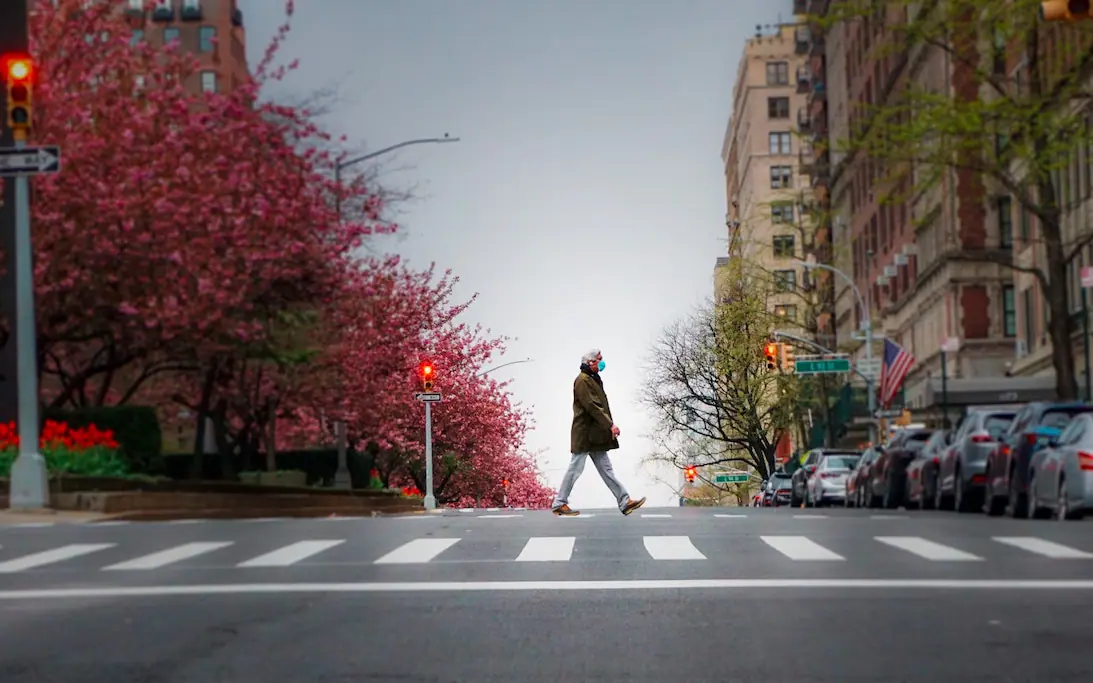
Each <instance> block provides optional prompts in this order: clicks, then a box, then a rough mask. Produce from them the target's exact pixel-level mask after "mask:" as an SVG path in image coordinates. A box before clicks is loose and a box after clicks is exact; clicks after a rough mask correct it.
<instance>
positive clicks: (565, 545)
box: [516, 536, 577, 562]
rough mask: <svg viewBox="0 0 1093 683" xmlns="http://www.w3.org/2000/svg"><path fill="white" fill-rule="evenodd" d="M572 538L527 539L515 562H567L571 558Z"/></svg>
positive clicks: (573, 539) (575, 540)
mask: <svg viewBox="0 0 1093 683" xmlns="http://www.w3.org/2000/svg"><path fill="white" fill-rule="evenodd" d="M576 542H577V539H576V537H574V536H551V537H533V538H529V539H528V542H527V544H526V545H524V549H523V550H521V551H520V555H519V556H518V557H517V558H516V561H517V562H568V561H569V558H570V557H572V556H573V544H574V543H576Z"/></svg>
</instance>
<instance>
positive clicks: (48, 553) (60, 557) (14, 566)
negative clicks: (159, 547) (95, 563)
mask: <svg viewBox="0 0 1093 683" xmlns="http://www.w3.org/2000/svg"><path fill="white" fill-rule="evenodd" d="M114 545H115V544H114V543H73V544H71V545H65V546H61V547H60V548H54V549H53V550H44V551H42V552H40V553H33V554H31V555H24V556H23V557H18V558H16V559H14V560H8V561H7V562H0V573H3V574H12V573H14V572H21V571H23V570H24V569H33V568H35V567H41V566H42V565H46V564H53V563H54V562H63V561H64V560H70V559H72V558H74V557H79V556H81V555H87V554H90V553H94V552H98V551H100V550H106V549H107V548H113V547H114Z"/></svg>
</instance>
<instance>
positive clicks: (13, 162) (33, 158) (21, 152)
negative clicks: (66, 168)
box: [0, 145, 61, 177]
mask: <svg viewBox="0 0 1093 683" xmlns="http://www.w3.org/2000/svg"><path fill="white" fill-rule="evenodd" d="M60 170H61V148H60V147H57V146H55V145H50V146H48V147H24V148H22V149H19V148H17V147H0V176H2V177H11V176H17V175H38V174H39V173H56V172H57V171H60Z"/></svg>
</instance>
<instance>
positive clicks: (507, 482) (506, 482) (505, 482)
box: [501, 479, 509, 487]
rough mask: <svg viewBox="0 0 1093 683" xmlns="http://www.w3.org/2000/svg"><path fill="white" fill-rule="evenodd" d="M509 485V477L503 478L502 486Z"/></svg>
mask: <svg viewBox="0 0 1093 683" xmlns="http://www.w3.org/2000/svg"><path fill="white" fill-rule="evenodd" d="M508 485H509V480H508V479H502V480H501V486H504V487H508Z"/></svg>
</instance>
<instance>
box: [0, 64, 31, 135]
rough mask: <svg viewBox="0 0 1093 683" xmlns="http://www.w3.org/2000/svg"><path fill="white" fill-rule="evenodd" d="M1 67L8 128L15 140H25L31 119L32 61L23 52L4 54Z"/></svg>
mask: <svg viewBox="0 0 1093 683" xmlns="http://www.w3.org/2000/svg"><path fill="white" fill-rule="evenodd" d="M3 69H4V84H5V85H6V86H7V90H8V128H10V129H11V130H12V132H13V133H14V134H15V139H16V140H17V141H22V140H26V136H27V132H28V131H29V130H30V124H31V119H32V116H31V100H32V99H33V95H34V61H33V60H31V58H30V57H28V56H26V55H23V54H9V55H4V57H3Z"/></svg>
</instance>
